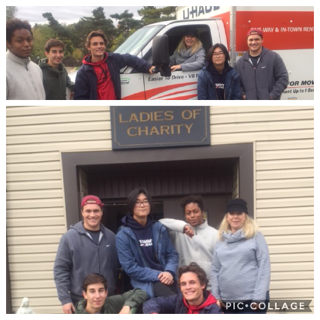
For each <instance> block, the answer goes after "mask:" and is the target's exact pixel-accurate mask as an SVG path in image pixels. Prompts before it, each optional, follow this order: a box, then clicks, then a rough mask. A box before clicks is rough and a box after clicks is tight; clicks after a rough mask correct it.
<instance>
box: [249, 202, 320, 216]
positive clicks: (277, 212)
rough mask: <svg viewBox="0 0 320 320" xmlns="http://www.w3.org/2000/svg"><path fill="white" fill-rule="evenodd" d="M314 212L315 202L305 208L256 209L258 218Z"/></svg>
mask: <svg viewBox="0 0 320 320" xmlns="http://www.w3.org/2000/svg"><path fill="white" fill-rule="evenodd" d="M313 214H314V207H313V203H312V205H311V206H309V207H307V206H305V207H304V208H303V210H301V208H300V207H294V208H292V207H289V208H266V209H256V215H255V216H256V217H257V218H267V217H279V218H280V217H296V216H312V215H313Z"/></svg>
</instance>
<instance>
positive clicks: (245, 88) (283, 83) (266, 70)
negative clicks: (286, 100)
mask: <svg viewBox="0 0 320 320" xmlns="http://www.w3.org/2000/svg"><path fill="white" fill-rule="evenodd" d="M249 58H250V57H249V54H248V52H246V53H245V54H244V55H243V57H241V58H240V59H239V60H238V62H237V64H236V66H235V69H236V71H237V72H238V74H239V75H240V82H241V87H242V94H243V95H245V96H246V100H271V98H272V99H273V100H280V97H281V94H282V92H283V91H284V90H285V89H286V88H287V86H288V83H289V76H288V71H287V69H286V66H285V64H284V62H283V60H282V58H281V57H280V56H279V54H277V53H276V52H274V51H271V50H268V49H266V48H264V47H262V51H261V54H260V60H259V63H258V66H257V68H254V67H253V65H252V64H251V62H250V59H249Z"/></svg>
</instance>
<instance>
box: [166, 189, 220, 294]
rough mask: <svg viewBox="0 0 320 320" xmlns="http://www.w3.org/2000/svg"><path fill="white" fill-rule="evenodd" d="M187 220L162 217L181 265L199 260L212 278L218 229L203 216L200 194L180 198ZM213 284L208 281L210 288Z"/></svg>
mask: <svg viewBox="0 0 320 320" xmlns="http://www.w3.org/2000/svg"><path fill="white" fill-rule="evenodd" d="M180 205H181V207H182V210H183V214H184V218H185V221H182V220H176V219H168V218H165V219H161V220H160V222H161V223H162V224H163V225H165V226H166V227H167V228H168V230H169V233H170V237H171V239H172V242H173V245H174V247H175V248H176V250H177V251H178V253H179V267H181V266H183V265H189V264H190V263H191V262H197V263H198V264H199V265H200V267H201V268H202V269H203V270H204V271H205V272H206V274H207V277H208V279H210V266H211V262H212V257H213V251H214V245H215V243H216V241H217V240H218V231H217V230H216V229H215V228H213V227H211V226H209V225H208V222H207V220H206V219H204V218H203V211H204V203H203V198H202V197H201V196H200V195H189V196H187V197H184V198H182V199H181V200H180ZM210 289H211V284H210V283H208V290H210Z"/></svg>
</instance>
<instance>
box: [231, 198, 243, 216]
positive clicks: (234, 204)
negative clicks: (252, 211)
mask: <svg viewBox="0 0 320 320" xmlns="http://www.w3.org/2000/svg"><path fill="white" fill-rule="evenodd" d="M232 211H239V212H245V213H246V214H248V208H247V202H246V201H245V200H243V199H240V198H236V199H231V200H229V201H228V204H227V209H226V212H232Z"/></svg>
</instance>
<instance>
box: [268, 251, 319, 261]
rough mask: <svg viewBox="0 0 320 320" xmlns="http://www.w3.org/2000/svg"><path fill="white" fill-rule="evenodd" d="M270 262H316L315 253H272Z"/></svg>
mask: <svg viewBox="0 0 320 320" xmlns="http://www.w3.org/2000/svg"><path fill="white" fill-rule="evenodd" d="M270 262H271V264H273V263H289V262H294V263H297V262H314V254H313V253H287V254H273V255H270Z"/></svg>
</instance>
